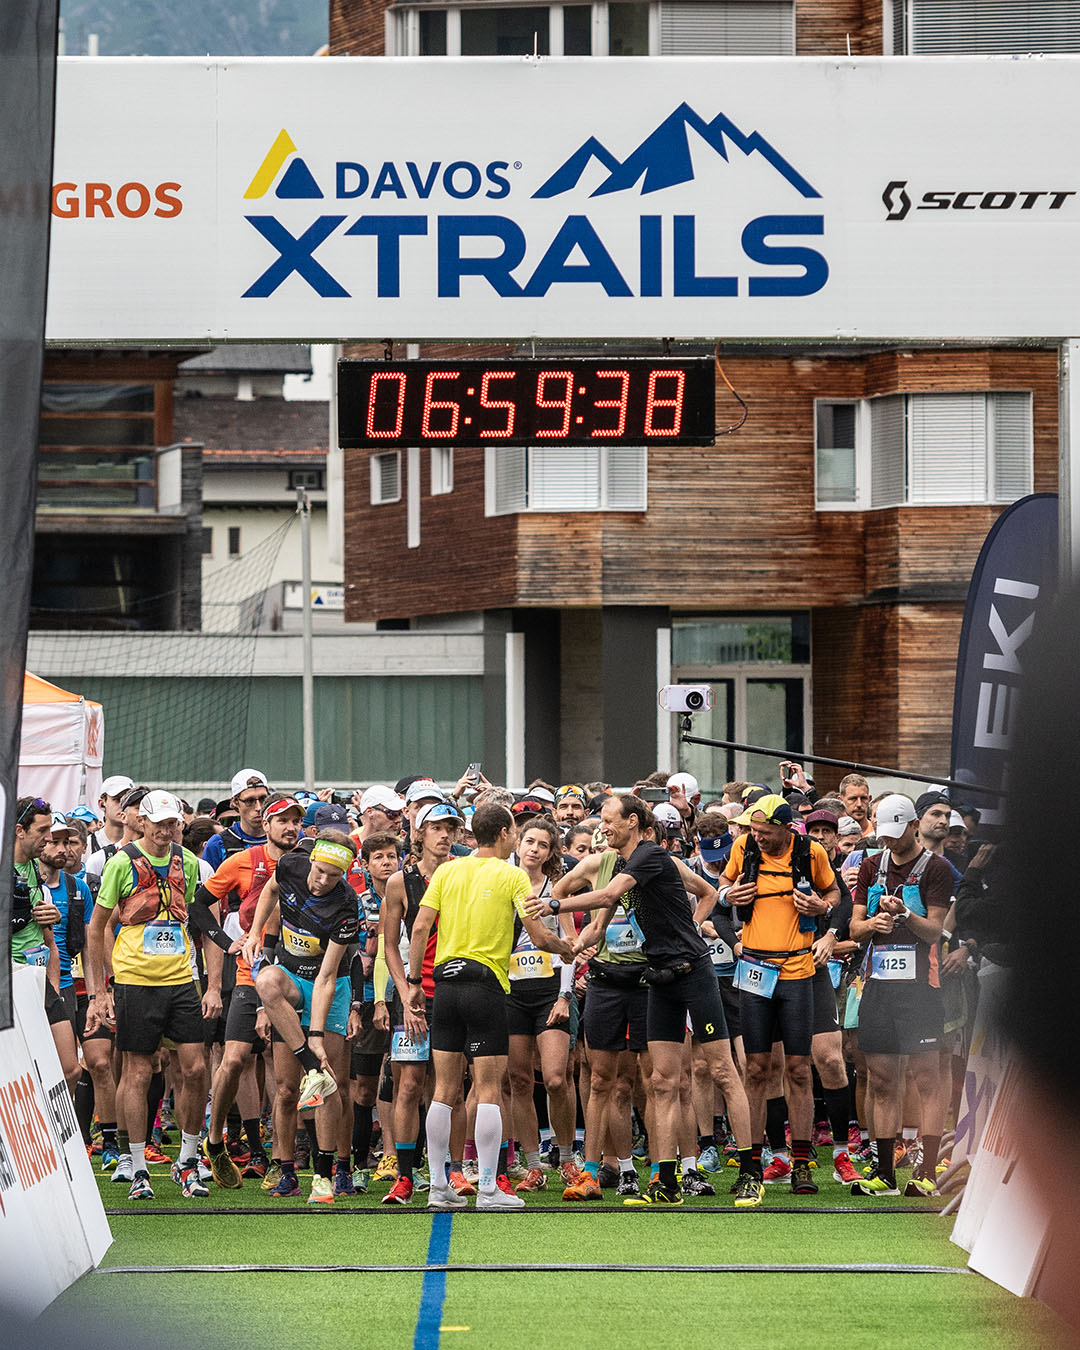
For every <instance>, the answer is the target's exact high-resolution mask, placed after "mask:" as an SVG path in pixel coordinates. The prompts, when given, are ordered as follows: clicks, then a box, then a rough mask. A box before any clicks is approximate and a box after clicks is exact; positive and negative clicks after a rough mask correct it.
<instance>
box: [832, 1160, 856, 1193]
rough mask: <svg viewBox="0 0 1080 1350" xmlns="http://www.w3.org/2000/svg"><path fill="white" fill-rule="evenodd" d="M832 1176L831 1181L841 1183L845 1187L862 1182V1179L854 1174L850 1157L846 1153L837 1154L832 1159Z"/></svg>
mask: <svg viewBox="0 0 1080 1350" xmlns="http://www.w3.org/2000/svg"><path fill="white" fill-rule="evenodd" d="M832 1176H833V1181H841V1182H843V1184H844V1185H845V1186H851V1185H854V1184H855V1182H857V1181H862V1177H861V1176H860V1175H859V1173H858V1172H856V1170H855V1167H854V1165H853V1164H852V1161H851V1159H850V1157H849V1156H848V1155H847V1154H846V1153H838V1154H837V1155H836V1157H835V1158H834V1159H833V1165H832Z"/></svg>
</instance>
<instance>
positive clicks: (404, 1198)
mask: <svg viewBox="0 0 1080 1350" xmlns="http://www.w3.org/2000/svg"><path fill="white" fill-rule="evenodd" d="M507 1184H508V1185H509V1183H507ZM412 1193H413V1184H412V1182H411V1181H410V1180H409V1178H408V1177H398V1179H397V1181H395V1182H394V1184H393V1185H392V1186H391V1187H390V1189H389V1190H388V1191H387V1192H386V1194H385V1195H384V1196H383V1198H382V1203H383V1204H384V1205H408V1204H411V1203H412ZM510 1194H511V1195H513V1191H511V1192H510Z"/></svg>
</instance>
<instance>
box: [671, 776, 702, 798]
mask: <svg viewBox="0 0 1080 1350" xmlns="http://www.w3.org/2000/svg"><path fill="white" fill-rule="evenodd" d="M666 786H667V790H668V791H669V792H670V791H671V789H672V788H682V790H683V792H684V793H685V794H686V796H687V798H688V799H689V798H690V797H696V796H697V795H698V793H699V792H700V791H701V789H700V788H699V787H698V780H697V779H696V778H695V777H694V775H693V774H692V773H673V774H672V775H671V777H670V778H669V779H668V780H667V784H666Z"/></svg>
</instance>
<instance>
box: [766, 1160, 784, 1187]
mask: <svg viewBox="0 0 1080 1350" xmlns="http://www.w3.org/2000/svg"><path fill="white" fill-rule="evenodd" d="M790 1177H791V1163H789V1162H788V1160H787V1159H786V1158H781V1157H779V1156H774V1157H773V1160H772V1162H771V1163H769V1165H768V1167H766V1169H765V1172H764V1175H763V1176H762V1178H761V1179H762V1181H764V1182H765V1184H766V1186H772V1185H773V1184H774V1183H775V1182H778V1181H787V1180H789V1179H790Z"/></svg>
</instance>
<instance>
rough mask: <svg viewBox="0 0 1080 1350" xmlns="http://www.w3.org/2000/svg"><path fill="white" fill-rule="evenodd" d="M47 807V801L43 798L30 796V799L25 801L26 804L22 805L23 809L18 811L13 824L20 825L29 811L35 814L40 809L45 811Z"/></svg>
mask: <svg viewBox="0 0 1080 1350" xmlns="http://www.w3.org/2000/svg"><path fill="white" fill-rule="evenodd" d="M48 809H49V803H48V802H47V801H45V800H44V799H43V798H41V797H31V798H30V800H29V801H28V802H27V804H26V806H25V807H23V810H22V812H21V813H20V815H19V818H18V819H17V820H16V821H15V824H16V825H21V824H22V823H23V821H24V820H25V819H26V817H27V815H28V814H29V813H30V812H31V811H32V812H33V813H34V815H37V814H39V813H40V812H42V811H47V810H48Z"/></svg>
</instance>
